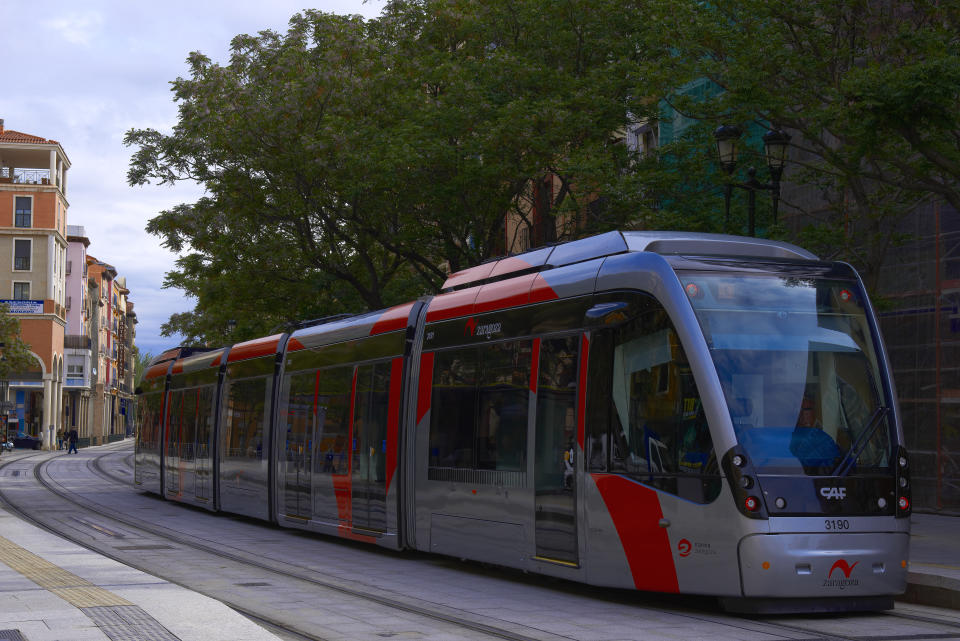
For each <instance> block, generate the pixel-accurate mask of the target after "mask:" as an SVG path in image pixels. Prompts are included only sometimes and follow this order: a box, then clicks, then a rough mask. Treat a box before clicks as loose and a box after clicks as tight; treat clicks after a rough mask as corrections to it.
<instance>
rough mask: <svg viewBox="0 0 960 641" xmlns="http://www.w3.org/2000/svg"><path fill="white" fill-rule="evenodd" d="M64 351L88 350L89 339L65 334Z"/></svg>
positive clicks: (79, 335) (78, 335)
mask: <svg viewBox="0 0 960 641" xmlns="http://www.w3.org/2000/svg"><path fill="white" fill-rule="evenodd" d="M63 346H64V348H65V349H90V337H89V336H83V335H82V334H67V335H66V336H64V337H63Z"/></svg>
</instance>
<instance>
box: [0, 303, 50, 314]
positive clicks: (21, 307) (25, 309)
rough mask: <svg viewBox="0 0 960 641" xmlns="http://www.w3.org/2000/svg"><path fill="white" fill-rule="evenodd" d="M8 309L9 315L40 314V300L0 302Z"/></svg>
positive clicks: (41, 304) (41, 310) (41, 307)
mask: <svg viewBox="0 0 960 641" xmlns="http://www.w3.org/2000/svg"><path fill="white" fill-rule="evenodd" d="M0 303H6V304H7V307H9V308H10V313H11V314H42V313H43V301H42V300H0Z"/></svg>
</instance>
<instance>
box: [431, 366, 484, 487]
mask: <svg viewBox="0 0 960 641" xmlns="http://www.w3.org/2000/svg"><path fill="white" fill-rule="evenodd" d="M478 357H479V354H478V352H477V349H476V348H472V347H471V348H468V349H455V350H449V351H444V352H438V353H437V355H436V361H435V363H434V366H433V402H432V403H431V412H430V414H431V419H430V467H452V468H467V469H469V468H472V467H473V458H474V457H473V444H474V443H473V431H474V424H475V422H476V416H477V413H478V409H477V369H478V367H477V365H478V363H477V361H478V360H479V358H478Z"/></svg>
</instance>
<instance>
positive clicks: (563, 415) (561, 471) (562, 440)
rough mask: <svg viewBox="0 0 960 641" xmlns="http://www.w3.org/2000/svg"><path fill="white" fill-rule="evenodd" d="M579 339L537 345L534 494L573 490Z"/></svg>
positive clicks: (544, 342) (573, 338)
mask: <svg viewBox="0 0 960 641" xmlns="http://www.w3.org/2000/svg"><path fill="white" fill-rule="evenodd" d="M579 338H580V336H579V335H577V336H568V337H564V338H552V339H544V340H543V342H542V343H541V344H540V377H539V384H538V385H537V439H536V443H537V447H536V451H535V454H534V456H536V457H537V464H536V467H535V468H534V469H535V470H536V473H537V477H536V488H537V493H538V494H550V493H555V492H557V491H572V490H574V489H575V483H576V469H577V461H576V458H575V455H576V441H577V375H576V373H577V353H578V347H579Z"/></svg>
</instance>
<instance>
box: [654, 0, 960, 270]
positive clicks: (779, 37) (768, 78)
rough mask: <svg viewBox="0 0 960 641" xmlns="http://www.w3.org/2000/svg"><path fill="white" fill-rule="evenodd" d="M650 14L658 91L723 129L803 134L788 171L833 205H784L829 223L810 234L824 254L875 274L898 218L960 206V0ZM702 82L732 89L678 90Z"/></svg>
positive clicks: (723, 4) (789, 2) (703, 7)
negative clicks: (701, 95) (931, 206)
mask: <svg viewBox="0 0 960 641" xmlns="http://www.w3.org/2000/svg"><path fill="white" fill-rule="evenodd" d="M649 8H650V14H649V21H648V22H647V23H646V26H647V27H648V31H647V35H646V38H647V39H648V42H650V43H652V44H651V46H653V47H655V48H660V49H661V50H662V48H663V47H664V46H669V47H670V49H669V51H670V55H668V56H665V57H664V58H663V59H662V60H659V61H655V62H653V63H652V64H651V65H650V66H649V67H648V68H647V71H648V73H647V77H648V78H650V79H651V87H650V88H651V90H652V91H653V92H654V93H655V94H656V95H662V96H668V97H670V99H671V100H672V103H673V104H674V106H675V107H676V108H677V109H678V110H680V111H681V112H683V113H685V114H686V115H688V116H691V117H694V118H696V119H699V120H702V121H704V122H707V123H713V126H716V125H719V124H721V123H724V122H725V123H755V124H756V125H759V126H761V127H763V126H767V127H769V126H776V127H783V128H787V129H788V130H789V131H791V132H792V133H793V134H794V140H793V143H794V146H795V150H794V152H795V153H794V156H793V157H794V160H795V161H798V162H795V163H794V169H793V171H792V172H791V173H790V174H788V177H789V178H790V179H791V180H793V181H795V182H802V183H804V184H805V185H808V186H810V187H812V188H814V189H818V190H819V191H820V193H822V194H823V196H824V198H825V199H826V202H825V203H807V204H805V203H800V202H789V201H788V202H786V203H785V204H786V205H787V207H791V206H793V207H794V210H795V211H801V212H803V213H805V214H807V215H809V216H810V217H811V218H812V219H813V220H814V221H815V222H816V223H818V224H817V225H814V226H811V227H810V228H808V229H807V230H806V234H805V236H804V238H805V240H806V241H808V244H809V243H811V242H812V243H813V244H814V245H818V247H817V249H818V250H819V251H820V253H822V254H824V255H826V256H828V257H829V256H842V257H846V258H848V259H852V260H854V262H856V263H858V264H859V266H861V267H862V268H865V270H866V271H867V275H868V277H869V278H876V277H877V275H878V274H879V270H878V269H877V268H878V266H879V265H880V264H881V263H882V262H883V260H884V257H885V255H886V252H887V251H888V250H889V248H890V247H891V246H894V245H895V244H896V242H897V241H898V239H899V234H898V233H897V229H896V228H897V222H898V220H899V218H900V217H902V216H904V215H905V214H906V213H908V212H909V211H910V210H911V209H912V208H913V207H914V206H915V205H916V204H918V203H920V202H922V201H924V200H926V199H929V198H931V197H938V198H943V199H945V200H947V201H948V202H950V203H951V204H953V205H954V206H955V207H958V208H960V180H958V179H960V162H958V161H960V145H958V141H960V116H958V114H960V111H958V109H957V108H958V106H960V104H958V103H960V71H958V69H960V64H958V63H960V58H958V55H960V53H958V52H960V49H958V46H957V45H958V34H960V31H958V29H957V27H958V19H957V17H958V6H957V4H956V3H954V2H948V3H941V2H933V1H931V2H926V1H920V2H894V3H878V2H870V1H868V0H857V1H854V2H841V3H836V2H827V1H825V0H815V1H812V2H811V1H807V0H803V1H801V0H786V1H782V0H778V1H776V2H773V1H772V0H719V1H717V2H711V3H706V4H705V3H702V2H698V1H696V0H684V1H681V2H674V1H673V0H671V1H670V2H655V3H651V4H650V5H649ZM697 78H707V79H709V80H710V81H711V82H712V83H714V84H715V85H716V86H717V87H719V88H720V89H722V91H720V92H717V93H716V94H715V95H714V96H711V97H708V98H707V99H699V100H696V99H691V98H690V97H689V96H683V95H681V93H680V92H679V91H678V90H679V89H680V88H681V87H682V86H683V85H684V84H685V83H688V82H690V81H692V80H694V79H697ZM758 164H761V165H762V162H760V163H758ZM807 193H809V190H808V191H807ZM822 205H825V207H823V209H822V211H820V212H819V213H817V212H815V211H813V210H814V209H816V208H817V207H820V206H822ZM874 284H875V283H874Z"/></svg>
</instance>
